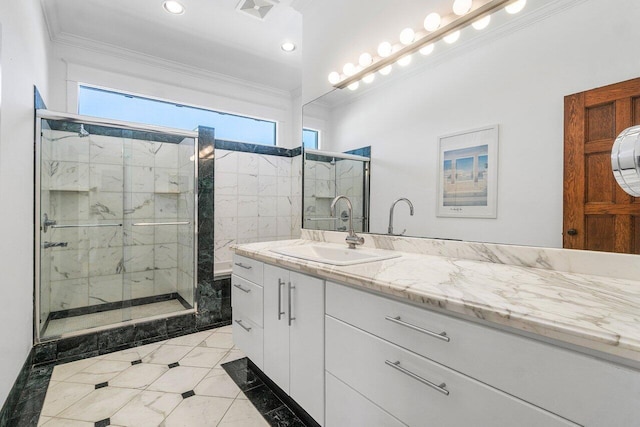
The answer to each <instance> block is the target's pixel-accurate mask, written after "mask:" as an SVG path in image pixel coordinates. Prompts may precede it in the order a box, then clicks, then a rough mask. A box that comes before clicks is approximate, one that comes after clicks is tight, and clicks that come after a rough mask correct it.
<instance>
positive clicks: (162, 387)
mask: <svg viewBox="0 0 640 427" xmlns="http://www.w3.org/2000/svg"><path fill="white" fill-rule="evenodd" d="M208 373H209V369H207V368H193V367H190V366H178V367H176V368H173V369H169V370H168V371H167V372H165V373H164V374H163V375H162V376H161V377H160V378H158V379H157V380H155V381H154V382H153V383H152V384H151V385H150V386H149V387H148V388H147V390H152V391H164V392H167V393H184V392H186V391H189V390H193V389H194V387H195V386H196V385H197V384H198V383H199V382H200V381H202V379H203V378H204V377H205V376H206V375H207V374H208Z"/></svg>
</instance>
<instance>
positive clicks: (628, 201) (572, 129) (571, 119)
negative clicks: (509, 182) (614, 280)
mask: <svg viewBox="0 0 640 427" xmlns="http://www.w3.org/2000/svg"><path fill="white" fill-rule="evenodd" d="M637 124H640V79H635V80H630V81H627V82H622V83H618V84H614V85H610V86H605V87H602V88H597V89H593V90H590V91H587V92H582V93H577V94H574V95H570V96H567V97H566V98H565V136H564V165H565V166H564V230H563V236H564V237H563V246H564V247H565V248H568V249H588V250H596V251H612V252H623V253H636V254H640V242H639V243H636V242H637V241H638V238H637V237H636V235H637V232H636V229H637V227H636V224H637V220H636V218H637V217H638V216H640V200H639V199H638V198H634V197H631V196H629V195H627V194H626V193H625V192H624V191H623V190H622V189H621V188H620V187H619V186H618V185H617V184H616V182H615V179H614V178H613V174H612V170H611V160H610V156H611V148H612V146H613V143H614V141H615V138H616V136H617V135H618V134H619V133H620V132H622V131H623V130H624V129H626V128H628V127H630V126H634V125H637Z"/></svg>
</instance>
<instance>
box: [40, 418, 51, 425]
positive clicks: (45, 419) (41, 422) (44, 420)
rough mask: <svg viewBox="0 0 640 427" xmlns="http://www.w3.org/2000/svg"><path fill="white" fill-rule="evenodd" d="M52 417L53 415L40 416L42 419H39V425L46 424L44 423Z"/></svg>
mask: <svg viewBox="0 0 640 427" xmlns="http://www.w3.org/2000/svg"><path fill="white" fill-rule="evenodd" d="M50 419H51V417H44V416H40V419H39V420H38V427H40V426H42V425H44V423H46V422H47V421H49V420H50Z"/></svg>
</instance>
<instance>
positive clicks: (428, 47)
mask: <svg viewBox="0 0 640 427" xmlns="http://www.w3.org/2000/svg"><path fill="white" fill-rule="evenodd" d="M434 48H435V45H434V44H433V43H429V44H428V45H426V46H425V47H423V48H422V49H420V53H421V54H422V55H424V56H427V55H429V54H431V52H433V49H434Z"/></svg>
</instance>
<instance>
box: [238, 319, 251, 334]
mask: <svg viewBox="0 0 640 427" xmlns="http://www.w3.org/2000/svg"><path fill="white" fill-rule="evenodd" d="M236 323H237V324H238V325H240V327H241V328H242V329H244V330H245V331H247V332H251V327H248V326H244V325H243V324H242V320H236Z"/></svg>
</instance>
